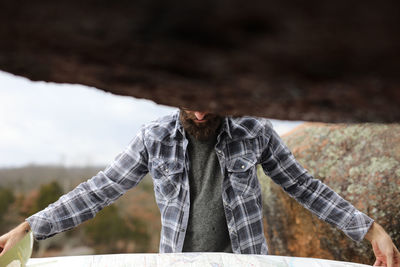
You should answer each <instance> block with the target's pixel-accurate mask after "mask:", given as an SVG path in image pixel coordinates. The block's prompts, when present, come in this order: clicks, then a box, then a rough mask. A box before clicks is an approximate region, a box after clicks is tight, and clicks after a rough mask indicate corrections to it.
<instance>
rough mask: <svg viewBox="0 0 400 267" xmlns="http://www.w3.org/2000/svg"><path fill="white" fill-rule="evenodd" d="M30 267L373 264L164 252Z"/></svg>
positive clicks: (36, 261)
mask: <svg viewBox="0 0 400 267" xmlns="http://www.w3.org/2000/svg"><path fill="white" fill-rule="evenodd" d="M26 266H27V267H50V266H54V267H71V266H75V267H78V266H85V267H111V266H112V267H128V266H135V267H137V266H139V267H161V266H168V267H223V266H227V267H228V266H229V267H235V266H238V267H243V266H246V267H247V266H248V267H366V266H370V265H364V264H358V263H351V262H341V261H332V260H323V259H315V258H299V257H284V256H270V255H268V256H265V255H242V254H230V253H164V254H150V253H148V254H108V255H90V256H69V257H54V258H32V259H30V260H29V261H28V263H27V265H26Z"/></svg>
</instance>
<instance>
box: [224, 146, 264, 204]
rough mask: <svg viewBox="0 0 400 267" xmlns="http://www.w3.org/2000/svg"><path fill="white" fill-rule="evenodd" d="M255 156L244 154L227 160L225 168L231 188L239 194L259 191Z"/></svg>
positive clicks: (243, 194)
mask: <svg viewBox="0 0 400 267" xmlns="http://www.w3.org/2000/svg"><path fill="white" fill-rule="evenodd" d="M256 163H257V160H256V157H255V155H253V154H246V155H243V156H240V157H237V158H234V159H232V160H230V161H228V162H227V165H226V169H227V173H228V176H229V181H230V183H231V185H232V188H233V190H234V191H235V193H236V194H238V195H239V196H247V195H250V194H254V193H256V192H257V191H259V190H260V189H259V184H258V180H257V176H256Z"/></svg>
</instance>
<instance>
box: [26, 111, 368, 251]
mask: <svg viewBox="0 0 400 267" xmlns="http://www.w3.org/2000/svg"><path fill="white" fill-rule="evenodd" d="M187 145H188V140H187V139H186V138H185V132H184V130H183V128H182V125H181V123H180V121H179V111H178V112H175V113H174V114H172V115H170V116H166V117H163V118H161V119H159V120H158V121H155V122H152V123H150V124H148V125H146V126H144V127H142V129H141V130H140V132H139V133H138V134H137V136H136V137H135V138H134V139H133V140H132V141H131V143H130V144H129V146H128V147H127V148H126V150H125V151H124V152H122V153H121V154H120V155H119V156H117V157H116V159H115V160H114V162H112V164H111V165H109V166H108V167H107V168H106V169H105V170H104V171H100V172H99V173H98V174H97V175H96V176H94V177H93V178H91V179H89V180H88V181H86V182H83V183H81V184H80V185H78V186H77V187H76V188H75V189H74V190H72V191H71V192H69V193H67V194H66V195H64V196H62V197H61V198H60V199H59V200H58V201H56V202H55V203H53V204H51V205H49V207H47V208H46V209H44V210H42V211H40V212H38V213H36V214H34V215H33V216H31V217H29V218H28V219H27V221H28V222H29V224H30V226H31V228H32V230H33V233H34V236H35V238H36V239H38V240H40V239H45V238H47V237H50V236H52V235H54V234H56V233H59V232H62V231H65V230H67V229H70V228H72V227H75V226H77V225H78V224H80V223H82V222H83V221H85V220H88V219H90V218H93V217H94V216H95V214H96V213H97V212H98V211H100V210H101V209H102V208H103V207H105V206H107V205H109V204H111V203H112V202H113V201H115V200H116V199H117V198H119V197H120V196H121V195H122V194H124V193H125V192H126V191H127V190H129V189H131V188H132V187H134V186H135V185H137V184H138V183H139V182H140V181H141V179H142V178H143V177H144V175H145V174H146V173H148V172H150V174H151V176H152V178H153V182H154V192H155V197H156V201H157V204H158V207H159V209H160V213H161V223H162V230H161V240H160V252H181V251H182V247H183V242H184V240H185V233H186V227H187V225H188V218H189V206H190V204H191V203H190V196H189V194H190V190H189V179H188V168H189V166H190V163H189V161H188V153H187V151H186V150H187ZM215 151H216V153H217V156H218V160H219V164H220V167H221V171H222V174H223V176H224V181H223V184H222V186H223V187H222V200H223V205H224V211H225V216H226V220H227V225H228V229H229V236H230V239H231V244H232V250H233V252H234V253H245V254H267V253H268V248H267V244H266V239H265V237H264V233H263V222H262V216H263V215H262V201H261V189H260V185H259V181H258V178H257V175H256V174H257V171H256V165H257V164H261V166H262V168H263V170H264V171H265V173H266V174H267V175H268V176H269V177H271V179H272V180H273V181H274V182H275V183H277V184H279V185H280V186H281V187H282V188H283V189H284V190H285V191H286V192H287V193H288V194H289V195H290V196H292V197H293V198H295V199H296V200H297V201H298V202H299V203H300V204H302V205H303V206H304V207H306V208H307V209H309V210H310V211H311V212H313V213H314V214H315V215H317V216H318V217H319V218H320V219H322V220H324V221H326V222H328V223H331V224H333V225H335V226H336V227H338V228H339V229H341V230H342V231H343V232H344V233H345V234H346V235H347V236H349V237H350V238H352V239H353V240H355V241H361V240H362V239H363V238H364V235H365V234H366V233H367V231H368V229H369V227H370V226H371V224H372V222H373V220H372V219H371V218H369V217H368V216H367V215H365V214H363V213H361V212H360V211H358V210H357V209H356V208H355V207H353V206H352V205H351V204H350V203H349V202H347V201H346V200H344V199H343V198H341V197H340V196H339V195H337V194H336V193H335V192H333V191H332V190H331V189H330V188H329V187H328V186H326V185H325V184H323V183H322V182H321V181H319V180H316V179H314V178H313V177H312V176H311V175H310V174H309V173H308V172H307V171H306V170H305V169H304V168H303V167H302V166H300V165H299V163H297V161H296V160H295V158H294V157H293V155H292V154H291V152H290V151H289V149H288V148H287V147H286V146H285V145H284V144H283V142H282V140H281V139H280V138H279V136H278V135H277V133H276V132H275V131H274V130H273V129H272V127H271V124H270V123H269V121H268V120H266V119H260V118H252V117H241V118H232V117H226V118H225V119H224V120H223V124H222V127H221V131H220V133H219V134H218V138H217V144H216V146H215Z"/></svg>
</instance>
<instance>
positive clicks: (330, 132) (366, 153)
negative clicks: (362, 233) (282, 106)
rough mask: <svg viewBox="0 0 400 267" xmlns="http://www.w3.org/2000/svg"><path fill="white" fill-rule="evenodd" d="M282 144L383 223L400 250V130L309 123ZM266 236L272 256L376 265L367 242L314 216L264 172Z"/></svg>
mask: <svg viewBox="0 0 400 267" xmlns="http://www.w3.org/2000/svg"><path fill="white" fill-rule="evenodd" d="M283 140H284V141H285V143H286V144H287V145H288V147H289V148H290V149H291V150H292V152H293V154H294V155H295V157H296V158H297V160H298V161H299V162H300V163H301V164H302V165H303V166H304V167H305V168H307V169H308V170H309V172H310V173H311V174H313V175H314V177H315V178H317V179H320V180H322V181H323V182H324V183H326V184H327V185H328V186H329V187H331V188H332V189H333V190H334V191H336V192H337V193H338V194H340V195H341V196H342V197H344V198H345V199H347V200H348V201H350V202H351V203H352V204H353V205H354V206H356V207H357V208H358V209H359V210H361V211H362V212H365V213H366V214H368V215H369V216H371V217H372V218H373V219H375V220H376V221H377V222H378V223H380V224H381V225H382V226H383V227H384V228H385V229H386V230H387V231H388V233H389V234H390V235H391V237H392V238H393V239H394V242H395V244H396V245H397V246H398V247H399V246H400V209H399V203H400V125H399V124H391V125H389V124H356V125H344V124H337V125H331V124H319V123H306V124H303V125H302V126H300V127H298V128H297V129H295V130H294V131H292V132H291V133H289V134H287V135H285V136H284V137H283ZM259 175H260V181H261V183H262V187H263V201H264V212H265V214H264V215H265V216H264V217H265V225H266V230H265V233H266V235H267V239H268V242H269V246H270V252H271V253H272V254H279V255H293V256H303V257H315V258H329V259H335V260H344V261H353V262H361V263H369V264H372V263H373V260H374V256H373V253H372V250H371V248H370V245H369V243H368V242H367V241H363V242H361V243H359V244H357V243H356V242H354V241H352V240H350V239H349V238H347V237H346V236H345V235H344V234H343V233H342V232H341V231H339V230H337V229H336V228H334V227H332V226H330V225H328V224H327V223H325V222H322V221H320V220H319V219H318V218H317V217H316V216H313V215H311V213H310V212H309V211H307V210H306V209H304V208H303V207H302V206H301V205H299V204H298V203H297V202H296V201H295V200H293V199H291V198H290V197H288V195H286V194H285V193H284V192H283V190H281V189H280V188H279V187H278V186H277V185H276V184H274V183H273V182H272V181H271V180H270V179H268V178H266V177H262V176H265V175H264V174H263V172H262V170H261V169H259Z"/></svg>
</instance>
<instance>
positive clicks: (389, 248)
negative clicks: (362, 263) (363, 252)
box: [365, 222, 400, 267]
mask: <svg viewBox="0 0 400 267" xmlns="http://www.w3.org/2000/svg"><path fill="white" fill-rule="evenodd" d="M365 238H366V239H367V240H369V241H370V242H371V244H372V249H373V250H374V254H375V257H376V261H375V263H374V266H386V267H400V266H399V265H400V253H399V250H398V249H397V248H396V246H395V245H394V244H393V241H392V239H391V238H390V236H389V235H388V234H387V233H386V231H385V230H384V229H383V228H382V226H380V225H379V224H377V223H375V222H374V223H373V224H372V226H371V228H370V229H369V231H368V233H367V234H366V235H365Z"/></svg>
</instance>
